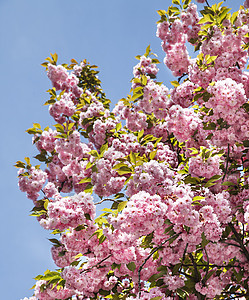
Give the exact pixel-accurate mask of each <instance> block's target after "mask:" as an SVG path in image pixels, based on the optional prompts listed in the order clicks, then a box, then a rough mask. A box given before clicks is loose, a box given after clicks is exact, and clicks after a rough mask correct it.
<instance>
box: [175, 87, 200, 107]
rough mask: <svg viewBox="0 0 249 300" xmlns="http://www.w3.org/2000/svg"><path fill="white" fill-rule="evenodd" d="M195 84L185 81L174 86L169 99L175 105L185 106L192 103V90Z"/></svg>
mask: <svg viewBox="0 0 249 300" xmlns="http://www.w3.org/2000/svg"><path fill="white" fill-rule="evenodd" d="M195 88H196V85H195V84H194V83H192V82H191V81H185V82H183V83H182V84H181V85H179V86H178V87H176V88H174V90H173V91H172V93H171V99H172V100H173V103H174V104H176V105H180V106H181V107H183V108H187V107H189V106H190V105H192V102H193V98H194V90H195Z"/></svg>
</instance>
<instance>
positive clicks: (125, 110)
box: [113, 101, 148, 131]
mask: <svg viewBox="0 0 249 300" xmlns="http://www.w3.org/2000/svg"><path fill="white" fill-rule="evenodd" d="M113 113H114V114H115V115H119V117H120V118H121V119H123V120H126V126H127V128H128V129H129V130H131V131H141V130H142V129H146V128H147V127H148V123H147V122H146V121H147V116H146V114H145V113H143V112H142V111H141V109H140V108H139V107H138V106H135V107H134V108H133V109H130V108H129V107H127V106H125V105H124V103H123V102H122V101H120V102H118V104H117V105H116V107H115V108H114V109H113Z"/></svg>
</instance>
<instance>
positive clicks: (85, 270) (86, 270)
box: [80, 254, 112, 274]
mask: <svg viewBox="0 0 249 300" xmlns="http://www.w3.org/2000/svg"><path fill="white" fill-rule="evenodd" d="M111 256H112V254H109V255H108V256H107V257H105V258H104V259H102V260H101V261H100V262H98V263H97V264H96V265H94V266H92V267H90V268H88V269H84V270H82V271H81V272H80V274H81V273H83V272H88V271H90V270H92V269H93V268H95V267H98V266H99V265H100V264H102V262H104V261H105V260H107V259H108V258H109V257H111Z"/></svg>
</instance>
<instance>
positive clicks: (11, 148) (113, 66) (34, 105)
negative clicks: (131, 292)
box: [0, 0, 243, 300]
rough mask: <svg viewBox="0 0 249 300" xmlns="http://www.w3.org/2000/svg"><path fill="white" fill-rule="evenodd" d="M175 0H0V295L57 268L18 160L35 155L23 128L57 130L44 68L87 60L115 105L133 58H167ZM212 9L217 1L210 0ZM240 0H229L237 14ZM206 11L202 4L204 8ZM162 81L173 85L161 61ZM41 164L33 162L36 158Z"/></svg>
mask: <svg viewBox="0 0 249 300" xmlns="http://www.w3.org/2000/svg"><path fill="white" fill-rule="evenodd" d="M170 3H171V1H170V0H125V1H124V0H106V1H100V0H70V1H66V0H43V1H36V0H35V1H34V0H22V1H20V0H0V42H1V48H0V54H1V55H0V66H1V71H0V82H1V84H0V86H1V87H2V88H1V105H2V115H1V118H0V130H1V140H0V145H1V147H0V162H1V169H0V185H1V194H2V196H1V209H0V222H1V223H0V226H1V227H0V228H1V242H0V259H1V261H0V298H1V299H8V300H16V299H22V298H24V297H25V296H31V295H32V293H33V292H32V291H31V290H29V289H30V288H31V287H32V286H33V284H34V280H33V279H32V278H33V277H35V276H36V275H38V274H43V272H44V271H45V270H46V269H48V268H49V269H54V268H55V266H54V264H53V262H52V260H51V258H50V242H49V241H48V238H52V236H51V235H50V234H49V232H47V231H45V230H43V229H42V228H41V227H40V225H39V224H38V222H37V221H36V219H35V218H34V217H30V216H29V211H30V210H31V209H32V207H33V205H32V201H31V200H28V199H26V197H25V194H24V193H22V192H20V191H19V189H18V186H17V177H16V176H17V175H16V169H15V168H14V167H13V165H14V164H15V162H16V161H17V160H23V158H24V157H25V156H29V157H32V156H34V155H36V154H37V151H36V149H35V147H34V146H32V142H31V136H29V135H28V134H27V133H25V130H26V129H28V128H30V127H32V123H33V122H38V123H40V124H41V125H42V128H44V127H45V126H47V125H48V124H49V125H53V124H55V122H53V120H52V118H51V117H50V116H49V114H48V111H47V108H48V107H47V106H43V103H44V102H45V101H46V100H48V95H47V94H46V90H48V89H49V88H50V87H51V84H50V82H49V80H48V79H47V77H46V73H45V71H44V68H43V67H41V66H40V64H41V63H42V62H43V61H44V59H45V58H46V57H47V56H49V53H50V52H52V53H54V52H57V54H58V55H59V63H63V62H65V63H67V62H70V59H71V58H75V59H76V60H78V61H81V60H83V59H84V58H86V59H87V60H88V61H90V63H92V64H96V65H98V66H99V70H100V74H99V77H100V79H101V80H102V87H103V89H104V91H105V92H106V94H107V96H108V97H109V99H111V100H112V102H113V105H112V107H113V106H114V104H115V103H116V102H117V101H118V100H119V99H121V98H123V97H125V96H126V95H127V94H128V93H129V90H130V80H131V78H132V68H133V66H134V65H135V64H136V63H137V61H136V60H135V59H134V57H135V56H136V55H137V54H143V53H144V52H145V49H146V47H147V46H148V45H149V44H150V45H151V48H152V50H153V52H155V53H157V54H158V56H159V59H160V60H161V61H162V60H163V57H164V54H163V52H162V50H161V46H160V40H159V39H158V38H156V36H155V32H156V21H157V20H159V16H158V14H157V13H156V11H157V10H158V9H167V7H168V5H169V4H170ZM209 3H210V4H214V3H215V1H214V0H209ZM240 4H243V1H241V0H236V1H234V0H227V1H226V5H227V6H231V5H232V6H233V8H235V9H238V7H239V5H240ZM200 7H201V5H200ZM159 67H160V72H159V81H163V82H164V83H165V84H166V85H168V86H170V84H169V81H170V80H174V79H173V77H172V76H171V73H170V71H168V70H167V69H166V67H165V66H164V65H163V64H160V65H159ZM32 161H33V163H34V164H37V162H36V161H35V160H32Z"/></svg>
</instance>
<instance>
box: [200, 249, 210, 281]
mask: <svg viewBox="0 0 249 300" xmlns="http://www.w3.org/2000/svg"><path fill="white" fill-rule="evenodd" d="M204 251H205V254H206V256H207V267H206V274H205V276H204V278H203V280H202V283H203V285H205V284H206V282H207V279H208V278H207V277H208V271H209V257H208V254H207V250H206V248H205V247H204Z"/></svg>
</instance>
